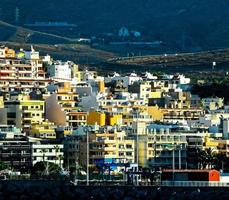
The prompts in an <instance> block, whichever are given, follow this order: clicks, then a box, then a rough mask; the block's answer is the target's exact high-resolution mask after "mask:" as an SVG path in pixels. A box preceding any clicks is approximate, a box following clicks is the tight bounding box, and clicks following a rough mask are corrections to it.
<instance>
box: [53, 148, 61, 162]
mask: <svg viewBox="0 0 229 200" xmlns="http://www.w3.org/2000/svg"><path fill="white" fill-rule="evenodd" d="M54 149H55V164H56V160H57V159H58V157H57V153H58V152H59V150H60V147H59V146H58V145H55V146H54ZM60 166H61V165H60Z"/></svg>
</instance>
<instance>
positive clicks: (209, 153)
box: [197, 148, 214, 169]
mask: <svg viewBox="0 0 229 200" xmlns="http://www.w3.org/2000/svg"><path fill="white" fill-rule="evenodd" d="M197 158H198V163H200V168H201V169H206V168H210V169H211V168H212V165H213V161H214V154H213V149H211V148H208V149H205V150H202V149H197Z"/></svg>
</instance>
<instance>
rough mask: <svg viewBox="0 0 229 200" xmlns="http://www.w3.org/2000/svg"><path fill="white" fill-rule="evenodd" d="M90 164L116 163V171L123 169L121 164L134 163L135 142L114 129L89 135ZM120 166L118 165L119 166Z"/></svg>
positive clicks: (107, 128) (106, 128)
mask: <svg viewBox="0 0 229 200" xmlns="http://www.w3.org/2000/svg"><path fill="white" fill-rule="evenodd" d="M90 147H91V148H90V163H91V164H92V165H95V166H97V165H100V164H101V163H104V164H106V163H116V164H117V169H116V171H117V172H118V171H120V170H121V168H124V166H123V163H134V162H135V152H134V149H135V142H134V140H133V139H130V138H128V137H127V136H126V133H125V132H124V131H121V130H117V129H116V128H111V127H104V129H101V130H98V131H95V132H92V133H90ZM119 164H120V165H119Z"/></svg>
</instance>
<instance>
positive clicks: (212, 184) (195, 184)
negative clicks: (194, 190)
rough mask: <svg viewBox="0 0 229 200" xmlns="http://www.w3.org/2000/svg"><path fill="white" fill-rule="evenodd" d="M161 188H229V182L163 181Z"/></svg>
mask: <svg viewBox="0 0 229 200" xmlns="http://www.w3.org/2000/svg"><path fill="white" fill-rule="evenodd" d="M161 186H167V187H229V182H228V183H227V182H219V181H211V182H209V181H162V183H161Z"/></svg>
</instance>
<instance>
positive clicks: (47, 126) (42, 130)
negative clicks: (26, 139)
mask: <svg viewBox="0 0 229 200" xmlns="http://www.w3.org/2000/svg"><path fill="white" fill-rule="evenodd" d="M55 128H56V126H55V125H54V124H53V123H50V122H48V121H44V122H42V123H39V124H32V125H31V128H30V131H29V134H28V135H29V136H31V137H35V138H41V139H56V132H55Z"/></svg>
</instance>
